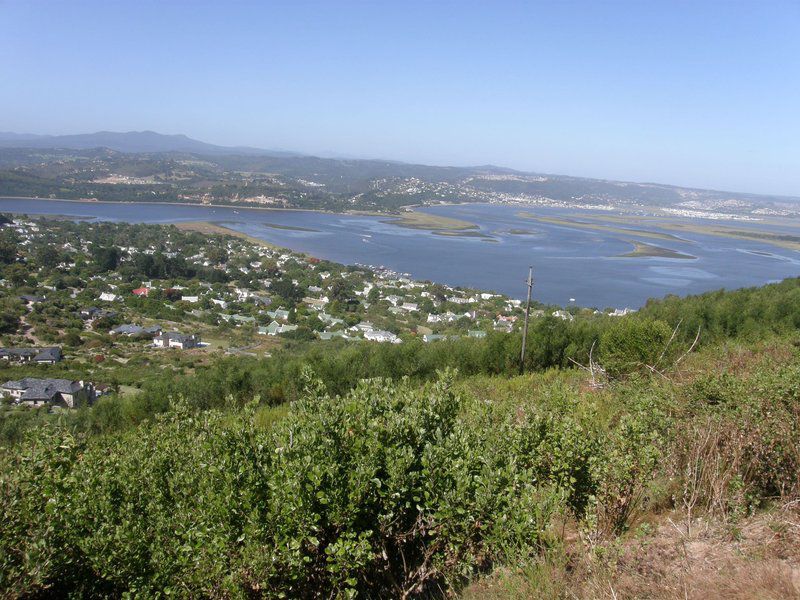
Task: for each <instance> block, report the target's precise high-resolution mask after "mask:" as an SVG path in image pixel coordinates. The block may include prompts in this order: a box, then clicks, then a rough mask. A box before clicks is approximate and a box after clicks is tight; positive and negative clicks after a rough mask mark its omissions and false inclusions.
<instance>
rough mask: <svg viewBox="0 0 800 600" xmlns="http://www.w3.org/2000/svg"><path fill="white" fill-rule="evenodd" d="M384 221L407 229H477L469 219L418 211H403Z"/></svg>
mask: <svg viewBox="0 0 800 600" xmlns="http://www.w3.org/2000/svg"><path fill="white" fill-rule="evenodd" d="M385 222H386V223H389V224H391V225H397V226H398V227H406V228H408V229H428V230H431V231H433V230H436V231H468V230H471V229H473V230H474V229H478V226H477V225H475V224H474V223H470V222H469V221H462V220H461V219H453V218H450V217H442V216H439V215H432V214H429V213H425V212H418V211H409V212H404V213H403V214H402V215H400V216H397V217H392V218H390V219H388V220H386V221H385Z"/></svg>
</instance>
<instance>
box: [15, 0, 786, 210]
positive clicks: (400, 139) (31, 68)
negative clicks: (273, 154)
mask: <svg viewBox="0 0 800 600" xmlns="http://www.w3.org/2000/svg"><path fill="white" fill-rule="evenodd" d="M0 19H1V20H2V21H0V22H2V23H3V25H4V32H5V35H4V36H3V38H2V39H1V40H0V52H2V55H3V56H4V57H5V58H6V60H4V61H2V65H1V66H0V75H1V76H2V77H3V80H4V81H6V82H10V85H9V86H8V91H7V93H6V94H4V95H3V96H2V98H0V110H2V114H3V118H2V119H0V130H4V131H13V132H17V133H33V134H40V135H41V134H43V135H64V134H76V133H91V132H95V131H101V130H107V131H142V130H152V131H157V132H159V133H164V134H185V135H187V136H189V137H191V138H193V139H198V140H202V141H204V142H208V143H213V144H218V145H224V146H253V147H258V148H266V149H276V150H287V151H292V152H298V153H303V154H310V155H317V156H334V157H347V158H372V159H382V160H395V161H403V162H410V163H420V164H430V165H445V166H461V165H485V164H493V165H498V166H502V167H508V168H512V169H517V170H522V171H529V172H540V173H553V174H563V175H570V176H576V177H591V178H598V179H607V180H621V181H636V182H653V183H660V184H668V185H676V186H685V187H696V188H705V189H716V190H728V191H738V192H749V193H755V194H773V195H782V196H800V114H798V111H797V109H796V107H797V106H800V36H797V35H796V32H797V30H798V25H800V5H798V4H797V3H794V2H777V1H776V2H767V3H756V2H695V3H689V2H686V3H684V2H676V3H670V4H669V5H668V6H655V5H649V4H648V5H645V4H643V3H635V2H607V3H602V4H600V3H590V2H563V3H536V4H522V3H513V2H504V3H494V4H492V5H491V6H488V5H482V4H479V3H472V2H458V3H456V2H430V3H421V2H411V3H404V4H403V5H402V6H398V5H395V4H392V3H361V2H349V3H342V4H339V5H336V6H334V5H333V4H331V3H316V2H293V3H288V2H287V3H283V2H278V3H270V4H263V3H258V4H256V3H248V2H234V3H230V4H226V5H225V6H222V7H220V6H215V5H212V4H210V3H203V2H199V3H192V4H184V3H174V4H160V3H150V2H143V3H136V4H135V5H128V4H123V3H119V2H110V3H100V2H76V3H70V4H67V3H45V2H37V1H34V2H19V1H16V0H11V1H9V0H7V1H6V2H4V3H2V4H0Z"/></svg>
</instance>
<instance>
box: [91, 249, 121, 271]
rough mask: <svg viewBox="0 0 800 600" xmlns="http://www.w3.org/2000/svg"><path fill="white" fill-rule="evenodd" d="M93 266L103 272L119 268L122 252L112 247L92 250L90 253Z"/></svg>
mask: <svg viewBox="0 0 800 600" xmlns="http://www.w3.org/2000/svg"><path fill="white" fill-rule="evenodd" d="M92 257H93V258H94V262H95V264H96V265H97V266H98V267H100V269H101V270H103V271H113V270H114V269H116V268H117V266H119V261H120V258H121V257H122V252H121V251H120V250H119V248H115V247H113V246H111V247H107V248H104V247H102V246H99V247H96V248H94V250H93V252H92Z"/></svg>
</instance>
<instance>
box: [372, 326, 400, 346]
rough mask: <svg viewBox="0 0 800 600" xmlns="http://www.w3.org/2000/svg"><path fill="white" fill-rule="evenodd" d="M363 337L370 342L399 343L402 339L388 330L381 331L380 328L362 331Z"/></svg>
mask: <svg viewBox="0 0 800 600" xmlns="http://www.w3.org/2000/svg"><path fill="white" fill-rule="evenodd" d="M364 339H365V340H369V341H371V342H382V343H386V342H388V343H390V344H399V343H400V342H401V341H402V340H401V339H400V338H399V337H397V336H396V335H395V334H393V333H391V332H390V331H382V330H380V329H377V330H370V331H366V332H365V333H364Z"/></svg>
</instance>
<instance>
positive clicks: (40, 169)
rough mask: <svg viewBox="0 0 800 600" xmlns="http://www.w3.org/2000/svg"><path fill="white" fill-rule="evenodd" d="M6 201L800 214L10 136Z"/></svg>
mask: <svg viewBox="0 0 800 600" xmlns="http://www.w3.org/2000/svg"><path fill="white" fill-rule="evenodd" d="M0 196H22V197H42V198H64V199H96V200H106V201H138V202H153V201H159V202H195V203H211V202H213V203H220V204H239V205H253V206H256V205H259V206H275V207H291V208H312V209H327V210H337V211H344V210H353V209H360V210H380V211H396V210H398V209H400V208H401V207H404V206H408V205H418V204H422V205H429V204H435V203H438V202H499V203H516V204H528V205H534V206H536V205H539V206H558V207H573V208H585V207H594V208H598V207H603V208H615V209H631V210H637V211H642V210H644V211H653V210H657V209H661V208H672V209H678V210H688V211H695V212H696V211H699V212H700V214H704V213H708V215H712V216H713V215H718V214H726V215H735V216H747V215H750V216H753V215H762V216H763V215H764V214H769V215H779V216H780V215H783V216H797V215H798V214H800V199H798V198H788V197H776V196H760V195H755V194H744V193H736V192H729V191H715V190H702V189H692V188H684V187H678V186H672V185H667V184H653V183H632V182H623V181H611V180H603V179H589V178H581V177H571V176H565V175H553V174H545V173H533V172H522V171H515V170H512V169H507V168H503V167H497V166H491V165H486V166H463V167H449V166H430V165H421V164H411V163H404V162H398V161H390V160H369V159H339V158H321V157H315V156H308V155H302V154H296V153H292V152H284V151H272V150H261V149H257V148H247V147H225V146H217V145H213V144H207V143H205V142H200V141H197V140H193V139H191V138H188V137H186V136H183V135H170V136H167V135H162V134H158V133H155V132H150V131H145V132H128V133H114V132H99V133H95V134H84V135H72V136H32V135H19V134H8V133H6V134H2V133H0Z"/></svg>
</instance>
